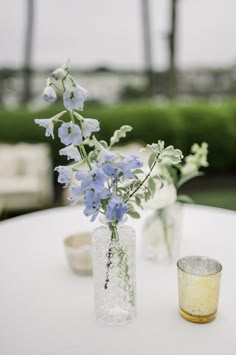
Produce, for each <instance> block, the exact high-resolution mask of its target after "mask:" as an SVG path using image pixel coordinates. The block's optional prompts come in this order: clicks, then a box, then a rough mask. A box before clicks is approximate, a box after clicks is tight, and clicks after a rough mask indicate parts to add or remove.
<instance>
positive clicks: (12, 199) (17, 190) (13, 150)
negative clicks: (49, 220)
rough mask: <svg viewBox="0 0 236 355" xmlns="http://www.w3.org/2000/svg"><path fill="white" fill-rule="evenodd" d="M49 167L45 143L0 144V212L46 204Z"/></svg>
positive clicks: (50, 197)
mask: <svg viewBox="0 0 236 355" xmlns="http://www.w3.org/2000/svg"><path fill="white" fill-rule="evenodd" d="M52 170H53V169H52V164H51V157H50V148H49V146H48V145H47V144H45V143H39V144H28V143H27V144H26V143H17V144H0V212H1V211H2V212H4V211H21V210H29V209H40V208H44V207H47V206H50V205H51V204H52V201H53V177H52Z"/></svg>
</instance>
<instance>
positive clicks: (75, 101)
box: [63, 85, 88, 111]
mask: <svg viewBox="0 0 236 355" xmlns="http://www.w3.org/2000/svg"><path fill="white" fill-rule="evenodd" d="M87 97H88V92H87V90H85V89H84V88H82V87H81V86H79V85H77V86H73V87H72V88H69V89H67V90H66V91H65V92H64V94H63V102H64V106H65V108H66V109H67V110H69V111H72V110H79V111H82V110H83V108H84V101H85V100H86V99H87Z"/></svg>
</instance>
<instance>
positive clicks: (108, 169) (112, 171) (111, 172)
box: [102, 163, 121, 179]
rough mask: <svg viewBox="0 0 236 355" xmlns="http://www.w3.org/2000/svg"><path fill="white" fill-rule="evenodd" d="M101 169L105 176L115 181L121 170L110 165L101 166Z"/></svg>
mask: <svg viewBox="0 0 236 355" xmlns="http://www.w3.org/2000/svg"><path fill="white" fill-rule="evenodd" d="M102 169H103V171H104V173H105V174H106V175H108V176H110V177H111V178H113V179H116V178H117V177H118V176H119V175H120V173H121V169H120V168H119V167H118V166H116V165H114V164H112V163H105V164H104V165H103V166H102Z"/></svg>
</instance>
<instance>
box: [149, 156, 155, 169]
mask: <svg viewBox="0 0 236 355" xmlns="http://www.w3.org/2000/svg"><path fill="white" fill-rule="evenodd" d="M155 160H156V154H155V153H151V154H150V156H149V158H148V167H149V169H151V167H152V165H153V163H154V161H155Z"/></svg>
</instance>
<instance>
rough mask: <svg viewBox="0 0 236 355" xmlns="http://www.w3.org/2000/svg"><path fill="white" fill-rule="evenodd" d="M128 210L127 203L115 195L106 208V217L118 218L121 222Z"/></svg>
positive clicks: (109, 219)
mask: <svg viewBox="0 0 236 355" xmlns="http://www.w3.org/2000/svg"><path fill="white" fill-rule="evenodd" d="M127 212H128V206H127V204H126V203H125V202H124V201H123V200H122V199H121V198H120V197H119V196H114V197H112V198H111V199H110V201H109V202H108V205H107V208H106V218H107V220H108V221H111V220H116V221H118V222H119V221H121V220H122V218H123V217H124V215H125V214H126V213H127Z"/></svg>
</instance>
